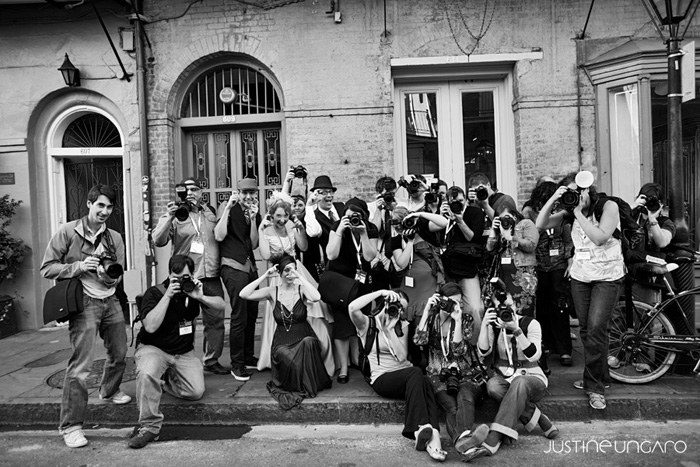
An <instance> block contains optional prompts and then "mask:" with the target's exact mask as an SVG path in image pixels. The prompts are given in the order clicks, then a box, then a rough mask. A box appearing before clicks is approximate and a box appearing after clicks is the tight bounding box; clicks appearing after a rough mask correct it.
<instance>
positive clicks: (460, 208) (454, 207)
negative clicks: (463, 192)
mask: <svg viewBox="0 0 700 467" xmlns="http://www.w3.org/2000/svg"><path fill="white" fill-rule="evenodd" d="M447 206H448V207H449V208H450V211H452V214H462V212H464V203H463V202H461V201H457V200H455V201H450V203H449V204H448V205H447Z"/></svg>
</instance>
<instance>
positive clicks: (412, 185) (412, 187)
mask: <svg viewBox="0 0 700 467" xmlns="http://www.w3.org/2000/svg"><path fill="white" fill-rule="evenodd" d="M398 184H399V186H402V187H404V188H405V189H406V190H407V191H408V194H410V195H415V194H416V193H418V192H419V191H420V187H421V182H420V180H411V181H410V182H408V181H406V179H405V178H403V177H401V178H400V179H399V181H398Z"/></svg>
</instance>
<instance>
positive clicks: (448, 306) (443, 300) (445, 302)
mask: <svg viewBox="0 0 700 467" xmlns="http://www.w3.org/2000/svg"><path fill="white" fill-rule="evenodd" d="M436 305H437V309H438V310H445V312H446V313H447V314H451V313H452V312H453V311H454V309H455V305H456V303H455V301H454V300H450V299H449V298H447V297H438V299H437V303H436Z"/></svg>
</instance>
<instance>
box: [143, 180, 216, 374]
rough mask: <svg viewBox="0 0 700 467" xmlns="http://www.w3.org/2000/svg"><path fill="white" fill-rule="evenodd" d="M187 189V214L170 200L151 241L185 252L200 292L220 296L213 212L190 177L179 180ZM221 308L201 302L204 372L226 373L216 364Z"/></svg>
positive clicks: (173, 251)
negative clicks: (181, 214)
mask: <svg viewBox="0 0 700 467" xmlns="http://www.w3.org/2000/svg"><path fill="white" fill-rule="evenodd" d="M180 186H184V188H185V189H186V190H187V197H186V202H187V204H186V205H185V207H186V208H187V212H188V217H187V218H184V216H181V219H182V220H181V219H179V218H178V217H177V211H178V209H181V207H182V205H181V204H180V203H176V202H175V201H170V202H169V203H168V205H167V211H166V212H165V214H163V215H162V216H161V217H160V219H159V220H158V225H156V228H155V230H154V231H153V242H154V243H155V245H156V246H158V247H163V246H165V245H167V244H168V241H169V240H170V241H172V255H173V256H174V255H185V256H189V257H190V258H192V260H193V261H194V270H193V271H191V272H192V275H193V276H194V277H195V278H196V279H198V280H199V281H200V282H201V283H202V287H203V288H204V289H203V290H204V294H205V295H210V296H216V297H221V298H222V299H223V298H224V288H223V286H222V285H221V278H220V277H219V269H220V267H221V259H220V256H219V243H218V242H217V241H216V239H215V238H214V226H216V211H215V210H214V208H212V207H211V206H210V205H208V204H206V203H204V202H203V199H202V189H201V187H200V186H199V185H198V184H197V181H196V179H195V178H194V177H189V178H186V179H184V180H183V181H182V182H180ZM224 320H225V316H224V310H223V309H219V308H216V307H210V306H208V305H207V304H206V303H202V321H203V322H204V357H203V358H202V363H203V365H204V371H208V372H210V373H214V374H216V375H225V374H228V371H227V370H226V368H224V367H223V366H222V365H221V364H220V363H219V357H220V356H221V353H222V352H223V350H224V334H225V326H224Z"/></svg>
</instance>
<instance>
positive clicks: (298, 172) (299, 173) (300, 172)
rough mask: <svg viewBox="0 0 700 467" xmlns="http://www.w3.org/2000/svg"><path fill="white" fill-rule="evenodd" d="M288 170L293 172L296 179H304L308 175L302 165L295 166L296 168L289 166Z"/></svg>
mask: <svg viewBox="0 0 700 467" xmlns="http://www.w3.org/2000/svg"><path fill="white" fill-rule="evenodd" d="M290 170H292V171H293V172H294V176H295V177H296V178H306V177H307V176H308V175H309V173H308V172H307V171H306V167H304V166H303V165H296V166H294V165H293V166H291V167H290Z"/></svg>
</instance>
